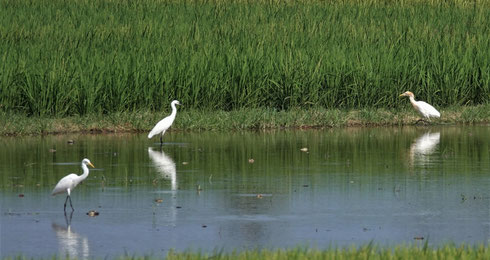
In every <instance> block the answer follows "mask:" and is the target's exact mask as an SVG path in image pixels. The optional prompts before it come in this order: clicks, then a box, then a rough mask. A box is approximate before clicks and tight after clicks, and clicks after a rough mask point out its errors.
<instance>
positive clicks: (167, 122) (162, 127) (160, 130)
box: [148, 100, 180, 144]
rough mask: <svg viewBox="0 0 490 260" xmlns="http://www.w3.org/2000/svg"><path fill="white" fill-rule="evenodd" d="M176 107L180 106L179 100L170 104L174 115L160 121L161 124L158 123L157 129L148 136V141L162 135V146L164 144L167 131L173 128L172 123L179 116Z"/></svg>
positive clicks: (154, 128)
mask: <svg viewBox="0 0 490 260" xmlns="http://www.w3.org/2000/svg"><path fill="white" fill-rule="evenodd" d="M175 105H180V102H179V101H178V100H174V101H172V103H170V106H171V107H172V113H171V114H170V115H169V116H167V117H165V118H164V119H162V120H160V122H158V123H157V124H156V125H155V127H153V129H152V130H151V131H150V133H149V134H148V139H151V138H152V137H153V136H155V135H157V134H160V144H162V137H163V134H165V131H167V129H169V128H170V126H172V123H173V122H174V120H175V116H176V115H177V108H176V107H175Z"/></svg>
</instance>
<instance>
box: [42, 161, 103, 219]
mask: <svg viewBox="0 0 490 260" xmlns="http://www.w3.org/2000/svg"><path fill="white" fill-rule="evenodd" d="M87 165H90V166H92V168H95V166H94V165H93V164H92V163H91V162H90V160H89V159H83V160H82V169H83V174H82V175H80V176H78V175H76V174H74V173H71V174H68V175H66V176H65V177H63V178H62V179H61V180H60V181H59V182H58V184H56V186H55V187H54V189H53V192H52V193H51V195H53V196H54V195H57V194H61V193H64V192H66V193H67V194H68V195H67V196H66V199H65V205H64V210H65V211H66V202H67V201H68V199H70V207H71V210H72V211H73V210H74V209H73V205H72V203H71V197H70V193H71V191H72V190H73V189H75V187H76V186H77V185H78V184H79V183H80V182H82V181H83V180H85V179H86V178H87V177H88V167H87Z"/></svg>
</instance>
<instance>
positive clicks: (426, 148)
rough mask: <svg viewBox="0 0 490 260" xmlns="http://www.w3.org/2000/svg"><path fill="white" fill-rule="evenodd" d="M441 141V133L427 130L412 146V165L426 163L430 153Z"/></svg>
mask: <svg viewBox="0 0 490 260" xmlns="http://www.w3.org/2000/svg"><path fill="white" fill-rule="evenodd" d="M440 141H441V133H440V132H437V133H431V132H427V133H425V134H423V135H422V136H420V137H419V138H417V139H416V140H415V141H414V142H413V144H412V145H411V146H410V162H411V164H412V165H426V164H428V163H429V162H430V160H431V159H430V155H431V154H433V153H434V151H435V150H436V148H437V145H438V144H439V142H440Z"/></svg>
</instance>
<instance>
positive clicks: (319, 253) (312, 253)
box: [132, 244, 490, 260]
mask: <svg viewBox="0 0 490 260" xmlns="http://www.w3.org/2000/svg"><path fill="white" fill-rule="evenodd" d="M489 257H490V251H489V250H488V247H484V246H478V247H467V246H460V247H456V246H454V245H446V246H443V247H441V248H429V247H427V244H425V245H424V246H423V247H416V246H411V247H408V246H398V247H395V248H394V249H391V248H383V249H381V248H377V247H373V246H370V245H367V246H363V247H360V248H355V247H352V248H346V249H327V250H317V249H306V248H297V249H288V250H260V251H258V250H252V251H243V252H233V253H215V254H203V253H195V252H184V253H175V252H170V253H169V254H168V255H167V258H166V259H168V260H178V259H187V260H192V259H210V258H212V259H236V260H245V259H489ZM132 259H139V258H132ZM141 259H143V258H141Z"/></svg>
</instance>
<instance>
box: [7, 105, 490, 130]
mask: <svg viewBox="0 0 490 260" xmlns="http://www.w3.org/2000/svg"><path fill="white" fill-rule="evenodd" d="M409 106H410V105H407V108H406V109H404V110H393V109H392V110H388V109H361V110H341V109H325V108H311V109H307V110H305V109H290V110H275V109H270V108H253V109H245V108H244V109H240V110H233V111H202V110H194V109H191V110H183V111H179V112H178V114H177V119H176V120H175V122H174V125H172V127H171V129H170V131H175V130H177V131H202V130H219V131H234V130H261V129H280V128H323V127H347V126H393V125H410V124H414V123H415V122H416V121H417V120H418V119H419V118H420V116H419V115H418V114H417V113H416V112H415V111H413V109H411V107H409ZM168 113H169V112H159V113H154V112H150V111H134V112H117V113H112V114H109V115H98V114H92V115H84V116H71V117H63V118H56V117H29V116H26V115H22V114H13V115H12V114H7V113H1V112H0V136H1V135H3V136H8V135H39V134H58V133H84V132H86V133H101V132H118V133H122V132H145V131H149V130H150V129H151V128H152V127H153V126H154V125H155V124H156V123H157V122H158V121H159V120H160V119H162V118H163V117H165V116H167V115H168ZM441 114H442V118H441V119H437V120H433V124H485V123H490V104H487V105H480V106H473V107H451V108H447V109H441Z"/></svg>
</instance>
